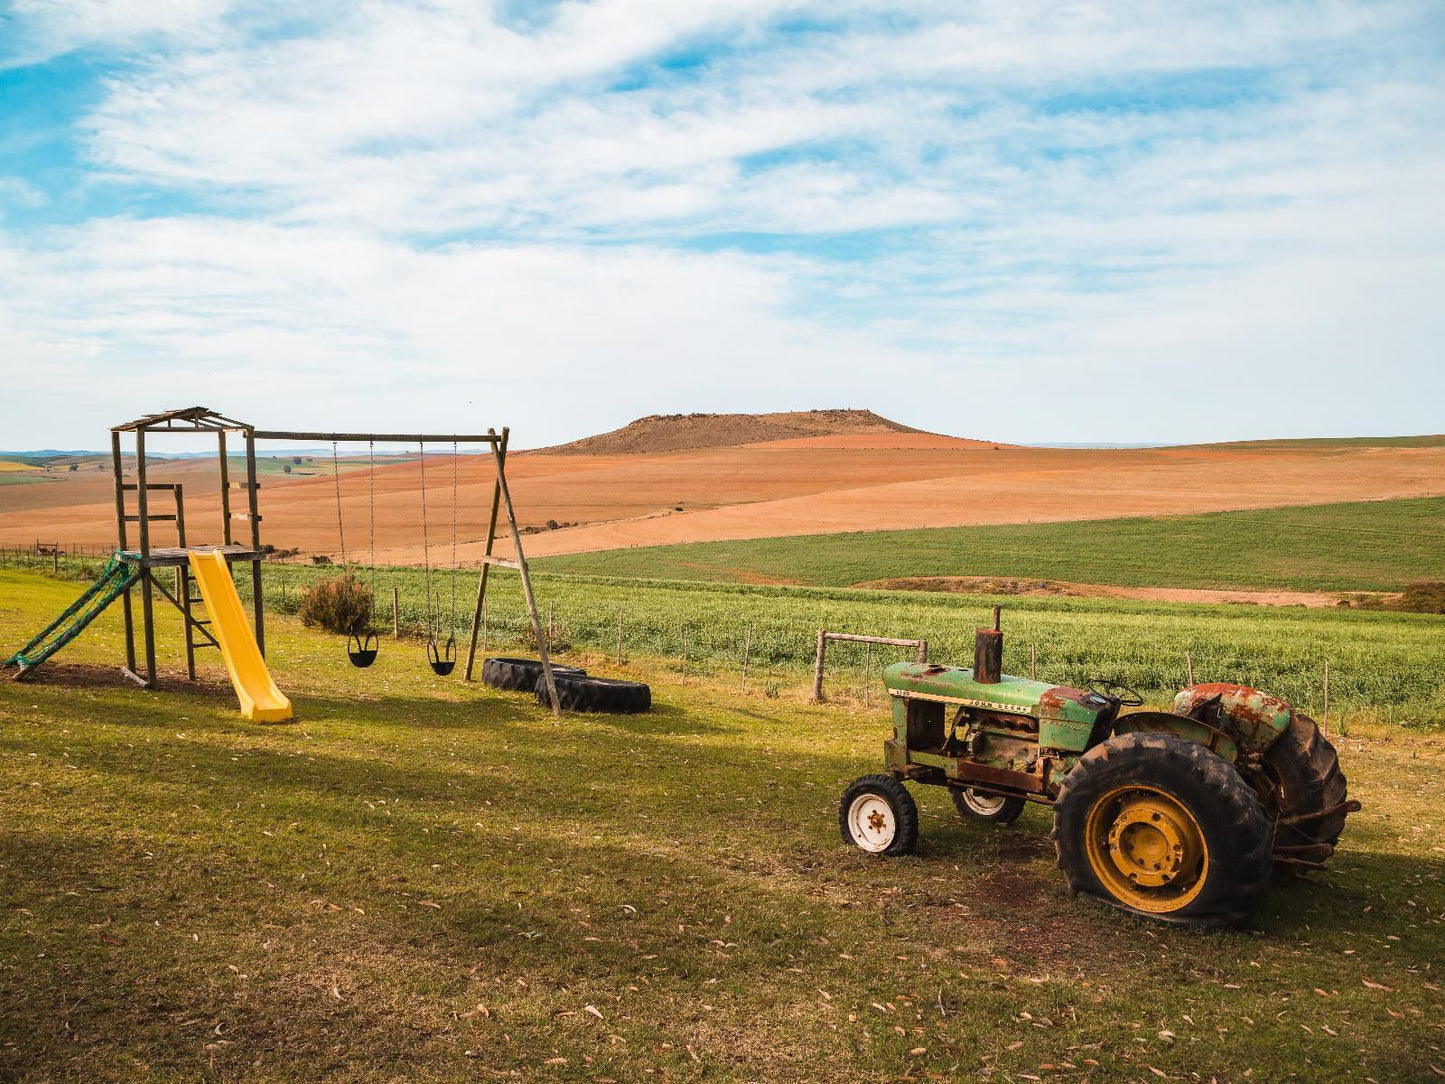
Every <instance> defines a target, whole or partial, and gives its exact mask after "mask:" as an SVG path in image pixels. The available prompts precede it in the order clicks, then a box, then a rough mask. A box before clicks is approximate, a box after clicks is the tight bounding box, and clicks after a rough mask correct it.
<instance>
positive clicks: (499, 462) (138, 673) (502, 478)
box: [110, 407, 561, 716]
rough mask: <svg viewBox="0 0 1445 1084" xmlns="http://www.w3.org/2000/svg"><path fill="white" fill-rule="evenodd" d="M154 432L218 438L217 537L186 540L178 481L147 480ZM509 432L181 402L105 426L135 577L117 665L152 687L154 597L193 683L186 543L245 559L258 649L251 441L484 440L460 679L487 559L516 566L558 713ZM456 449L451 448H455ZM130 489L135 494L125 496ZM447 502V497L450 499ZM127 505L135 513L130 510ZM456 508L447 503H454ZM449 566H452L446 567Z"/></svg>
mask: <svg viewBox="0 0 1445 1084" xmlns="http://www.w3.org/2000/svg"><path fill="white" fill-rule="evenodd" d="M127 433H131V434H134V439H135V453H134V454H135V458H134V473H133V474H132V475H129V476H127V475H126V473H125V469H124V467H125V463H124V457H123V456H122V452H121V440H122V436H123V435H124V434H127ZM160 433H188V434H195V433H213V434H215V436H216V441H217V453H218V455H219V462H220V497H221V537H222V541H220V542H219V543H208V544H200V545H198V544H196V543H188V542H187V540H186V519H185V507H184V495H183V492H182V486H181V484H180V483H170V482H161V483H153V482H148V481H147V480H146V437H147V436H148V435H154V434H160ZM229 433H237V434H239V435H240V437H241V439H242V440H243V441H244V445H245V479H246V480H245V481H244V482H235V481H232V480H231V470H230V464H229V462H228V459H227V439H226V438H227V434H229ZM510 434H511V430H510V428H508V427H503V429H502V431H501V432H500V433H498V432H497V431H496V430H495V429H488V430H487V431H486V432H485V433H481V434H478V433H320V432H306V431H296V430H286V429H257V428H256V427H255V426H253V425H250V424H248V423H246V422H240V421H236V420H235V419H233V418H227V417H225V416H224V415H221V414H217V413H216V412H215V411H213V410H210V409H209V408H207V407H188V408H186V409H184V410H168V411H165V412H163V413H160V414H148V415H146V416H145V417H143V418H138V419H136V420H135V421H132V422H126V423H124V424H122V425H117V426H112V427H111V430H110V447H111V467H112V474H113V476H114V482H115V515H116V543H117V544H116V550H117V552H118V553H119V554H120V556H121V558H122V559H123V560H125V561H127V562H129V563H131V564H133V565H135V566H136V568H137V572H138V575H137V577H136V579H135V581H134V583H132V584H131V585H130V586H129V587H127V588H126V589H125V591H124V593H123V594H122V596H121V613H122V617H123V622H124V628H125V637H124V638H125V666H124V667H122V672H123V673H124V674H125V675H126V676H127V677H129V678H130V679H131V680H132V681H134V682H136V683H137V684H138V685H140V686H142V687H143V688H147V689H154V688H155V687H156V646H155V612H156V605H155V604H156V596H157V594H159V596H160V598H161V599H163V600H164V601H165V602H168V603H170V604H171V605H172V606H173V607H174V608H175V609H176V610H178V611H179V612H180V613H181V615H182V617H183V619H184V621H185V630H186V636H185V641H186V670H187V674H188V676H189V677H190V679H191V680H192V681H194V680H195V678H196V665H195V651H196V649H197V648H203V647H207V646H216V641H215V637H214V636H212V635H211V633H210V631H209V629H208V628H207V627H206V626H207V625H208V624H209V623H208V622H207V621H205V620H203V619H201V618H198V617H196V616H195V613H194V611H193V606H194V605H195V603H197V602H198V601H199V600H198V599H196V598H195V597H193V596H192V594H191V591H192V581H191V580H190V578H189V554H190V551H192V550H215V551H219V552H220V553H222V554H223V555H224V556H225V559H226V561H227V563H230V564H234V563H236V562H238V561H241V562H247V563H249V564H250V565H251V611H252V614H253V621H254V627H255V635H256V646H257V647H259V648H260V649H261V654H262V656H264V655H265V653H266V627H265V589H264V587H263V585H262V577H261V566H262V564H263V563H264V562H265V560H266V552H265V550H264V549H263V547H262V543H261V522H262V516H261V508H260V489H261V484H260V482H258V481H257V477H256V441H258V440H284V441H294V442H301V443H311V442H322V443H324V442H327V441H330V442H333V443H342V442H366V443H370V444H423V445H424V444H447V443H451V444H485V445H487V446H488V447H489V448H490V449H491V454H492V462H493V464H494V466H495V468H496V480H495V482H494V483H493V487H492V509H491V516H490V518H489V520H488V523H487V538H486V544H485V548H484V549H483V551H482V558H481V568H480V571H479V573H478V577H477V594H476V604H475V607H474V609H473V612H472V625H471V636H470V638H469V643H468V648H467V665H466V671H465V678H466V680H467V681H471V680H473V678H472V674H473V670H474V667H475V663H476V655H477V635H478V632H479V630H480V627H481V619H482V607H483V606H484V605H485V604H486V596H487V580H488V573H489V572H490V571H491V569H492V568H493V567H494V566H497V567H501V568H510V569H514V570H516V571H517V572H519V573H520V574H521V579H522V593H523V595H524V596H525V597H526V600H527V611H528V614H529V615H530V617H531V619H532V632H533V635H534V636H535V637H536V641H537V653H538V655H539V656H540V658H541V663H542V674H543V677H544V679H545V680H546V683H547V690H548V692H549V693H550V699H551V702H552V712H553V714H554V715H558V716H560V715H561V708H560V706H559V704H558V698H557V685H556V679H555V677H554V675H553V672H552V660H551V655H550V652H549V651H548V649H547V634H546V630H545V628H544V627H543V624H542V617H541V614H540V612H539V611H538V609H537V598H536V595H535V594H534V593H533V591H532V577H531V573H530V570H529V569H528V567H527V558H526V554H525V552H524V550H523V548H522V532H521V530H520V529H519V528H518V526H517V513H516V509H515V507H514V506H513V504H512V493H511V489H510V487H509V486H508V484H507V471H506V463H507V441H508V438H509V436H510ZM454 454H455V453H454ZM235 490H241V491H243V493H244V504H245V510H244V511H237V510H233V509H232V507H231V495H232V492H233V491H235ZM160 491H166V492H169V493H171V495H172V496H173V497H174V499H175V512H174V514H167V513H153V512H152V511H151V502H150V497H151V494H153V493H157V492H160ZM128 494H133V495H134V498H133V502H132V501H130V500H127V495H128ZM453 500H454V505H455V497H454V498H453ZM132 503H133V505H134V509H135V511H134V513H131V512H130V511H129V508H130V507H131V505H132ZM503 511H505V512H506V516H507V527H508V530H509V533H510V534H511V539H512V552H513V553H514V554H515V557H510V558H508V557H498V556H496V555H495V554H494V553H493V552H492V551H493V549H494V547H495V544H496V540H497V521H498V519H499V518H500V516H501V513H502V512H503ZM453 515H455V506H454V507H453ZM236 520H241V521H243V522H244V523H246V524H247V525H248V527H249V530H248V531H247V532H246V535H247V537H246V540H245V541H244V542H241V541H238V540H237V539H236V532H235V530H234V521H236ZM159 521H171V522H174V523H175V528H176V545H175V546H174V547H157V546H155V545H153V544H152V539H151V530H150V525H151V524H152V523H155V522H159ZM131 523H134V524H135V525H136V534H137V538H136V544H135V545H134V546H132V545H131V542H130V532H129V531H128V530H127V525H128V524H131ZM166 568H170V569H173V570H174V577H175V583H174V590H173V591H172V590H171V589H169V588H167V586H166V585H165V583H164V582H163V581H162V580H161V579H159V578H158V577H157V575H156V573H157V571H158V570H160V569H166ZM454 574H455V573H454ZM133 594H139V596H140V606H139V610H140V614H139V617H140V621H139V624H140V627H139V629H137V628H136V623H137V622H136V612H135V611H136V607H135V606H134V604H133ZM137 633H139V638H140V641H141V644H140V646H141V647H142V648H143V649H144V668H143V669H142V667H141V666H138V665H137V664H138V662H139V661H140V660H139V659H138V658H137V650H136V648H137V644H136V640H137Z"/></svg>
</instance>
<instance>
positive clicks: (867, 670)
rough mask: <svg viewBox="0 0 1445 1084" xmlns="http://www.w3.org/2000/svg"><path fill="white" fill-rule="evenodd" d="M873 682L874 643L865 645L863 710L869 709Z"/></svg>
mask: <svg viewBox="0 0 1445 1084" xmlns="http://www.w3.org/2000/svg"><path fill="white" fill-rule="evenodd" d="M872 684H873V645H872V644H864V645H863V710H864V711H867V710H868V692H869V686H871V685H872Z"/></svg>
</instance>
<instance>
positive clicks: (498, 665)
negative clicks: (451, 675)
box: [482, 658, 587, 693]
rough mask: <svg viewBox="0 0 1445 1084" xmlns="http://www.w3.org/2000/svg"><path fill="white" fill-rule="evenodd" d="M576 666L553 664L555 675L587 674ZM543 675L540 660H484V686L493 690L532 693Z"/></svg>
mask: <svg viewBox="0 0 1445 1084" xmlns="http://www.w3.org/2000/svg"><path fill="white" fill-rule="evenodd" d="M586 672H587V671H586V670H579V669H578V668H577V667H575V666H558V665H557V664H556V663H553V664H552V673H554V674H585V673H586ZM541 675H542V660H540V659H500V658H499V659H484V660H482V684H484V685H490V686H491V687H492V688H493V689H507V690H508V691H510V692H528V693H529V692H531V691H532V690H533V689H535V688H536V687H537V678H539V677H541Z"/></svg>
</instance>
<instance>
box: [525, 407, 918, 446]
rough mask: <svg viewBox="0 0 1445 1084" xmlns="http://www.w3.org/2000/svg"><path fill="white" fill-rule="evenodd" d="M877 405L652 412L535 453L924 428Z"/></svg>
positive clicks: (727, 443)
mask: <svg viewBox="0 0 1445 1084" xmlns="http://www.w3.org/2000/svg"><path fill="white" fill-rule="evenodd" d="M921 432H922V430H921V429H912V428H909V427H908V426H906V425H900V424H899V423H898V422H893V421H889V420H888V419H887V418H884V417H880V416H879V415H877V414H874V413H873V411H871V410H794V411H788V412H784V413H778V414H649V415H648V416H647V417H645V418H638V419H637V420H636V421H635V422H630V423H629V424H627V425H624V426H623V427H622V428H621V429H614V430H612V431H611V432H609V433H598V434H597V435H596V436H591V437H583V438H582V439H581V440H574V441H572V443H570V444H559V445H557V446H556V447H552V448H539V449H536V451H535V452H533V453H531V454H543V453H545V454H547V455H627V454H635V453H644V454H646V453H657V452H686V451H695V450H697V449H699V448H725V447H730V446H733V445H738V444H759V443H762V442H763V441H768V440H792V439H795V438H798V437H832V436H845V435H853V434H865V433H921Z"/></svg>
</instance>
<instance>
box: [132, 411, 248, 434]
mask: <svg viewBox="0 0 1445 1084" xmlns="http://www.w3.org/2000/svg"><path fill="white" fill-rule="evenodd" d="M253 428H255V427H254V426H250V425H247V424H246V423H245V422H238V421H236V420H235V419H234V418H227V417H226V416H225V415H223V414H217V413H216V412H215V411H214V410H212V409H210V408H209V407H203V406H193V407H184V408H183V409H181V410H163V411H161V412H160V413H159V414H147V415H146V416H145V417H143V418H137V419H136V420H135V421H133V422H124V423H123V424H121V425H112V426H111V427H110V431H111V432H112V433H138V432H145V433H155V432H162V433H164V432H181V433H193V432H203V433H215V432H221V431H224V430H227V429H239V430H247V429H253Z"/></svg>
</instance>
